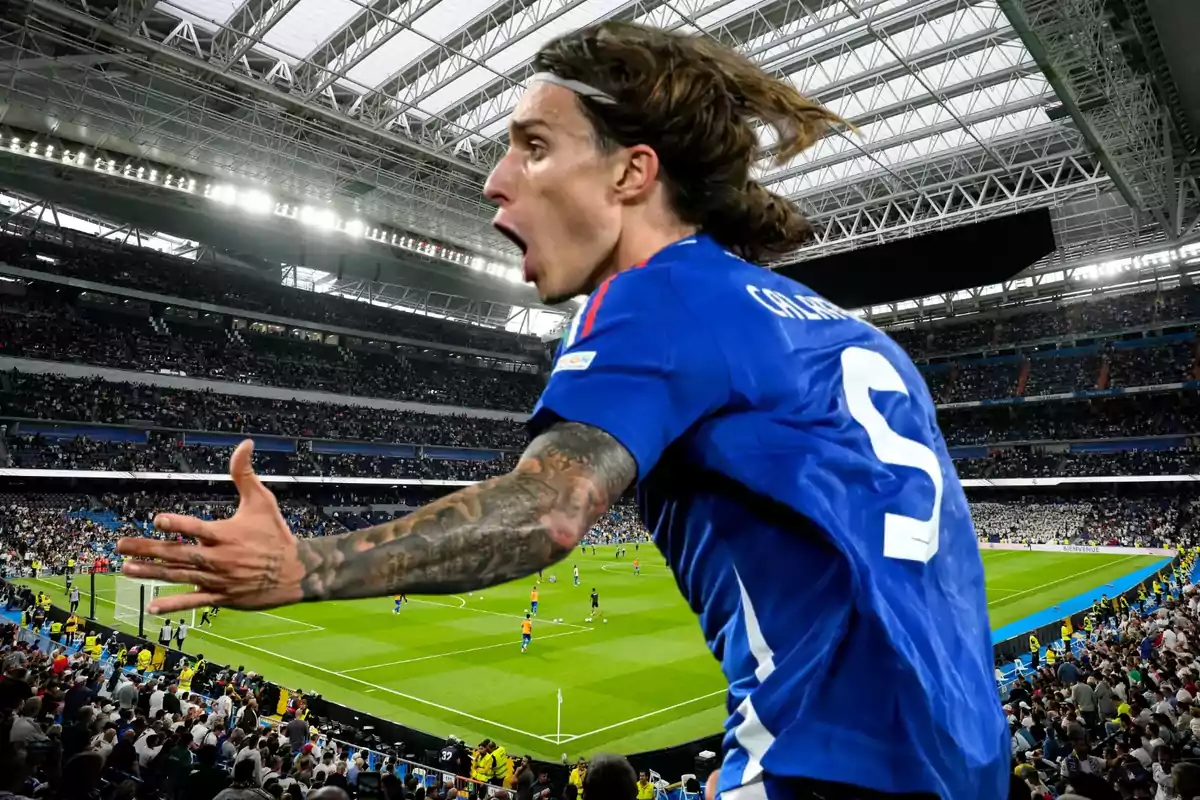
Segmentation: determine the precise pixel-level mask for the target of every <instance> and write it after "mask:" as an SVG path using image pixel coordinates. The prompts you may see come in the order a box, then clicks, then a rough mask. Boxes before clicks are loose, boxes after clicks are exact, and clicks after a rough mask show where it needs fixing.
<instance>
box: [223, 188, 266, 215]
mask: <svg viewBox="0 0 1200 800" xmlns="http://www.w3.org/2000/svg"><path fill="white" fill-rule="evenodd" d="M231 188H232V187H231ZM237 204H238V205H239V206H241V207H242V208H244V209H245V210H246V211H249V212H250V213H251V214H267V213H270V212H271V211H273V210H274V209H275V199H274V198H273V197H271V195H269V194H267V193H266V192H264V191H262V190H261V189H243V190H242V191H241V192H238V193H237Z"/></svg>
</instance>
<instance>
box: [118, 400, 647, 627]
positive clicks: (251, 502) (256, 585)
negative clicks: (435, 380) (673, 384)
mask: <svg viewBox="0 0 1200 800" xmlns="http://www.w3.org/2000/svg"><path fill="white" fill-rule="evenodd" d="M252 455H253V446H252V444H251V443H250V442H243V443H242V444H241V445H240V446H239V447H238V448H237V450H236V451H235V452H234V454H233V457H232V458H231V459H230V475H231V477H232V478H233V481H234V483H235V484H236V485H237V489H238V494H239V495H240V498H241V499H240V502H239V504H238V510H237V513H235V514H234V515H233V516H232V517H230V518H229V519H224V520H219V521H216V522H209V521H205V520H201V519H197V518H195V517H186V516H179V515H175V514H162V515H159V516H158V517H156V518H155V520H154V524H155V527H157V528H158V529H159V530H162V531H165V532H168V533H174V534H179V535H182V536H186V537H190V538H192V539H194V540H195V541H196V543H197V544H198V545H199V546H193V545H190V544H184V543H180V542H164V541H159V540H154V539H141V538H137V539H122V540H120V541H119V542H118V543H117V549H118V550H119V551H120V552H121V554H122V555H125V556H130V557H132V558H133V559H136V560H130V561H127V562H126V563H125V565H124V567H123V570H124V572H126V573H127V574H129V575H132V576H135V577H138V578H149V579H154V580H162V581H169V582H172V583H183V584H192V585H193V586H195V587H196V591H194V592H190V593H188V594H181V595H169V596H165V597H161V598H158V599H156V600H155V601H154V602H153V603H152V604H151V607H150V611H151V613H154V614H164V613H170V612H171V611H178V610H183V609H187V608H196V607H198V606H201V605H208V604H213V605H220V606H228V607H231V608H243V609H263V608H272V607H274V606H280V605H286V604H288V603H296V602H301V601H305V600H333V599H343V598H352V597H372V596H380V595H387V594H396V593H414V594H417V593H426V594H439V593H440V594H450V593H453V592H459V591H464V590H467V589H482V588H486V587H488V586H494V585H495V584H498V583H503V582H505V581H509V580H513V579H516V578H520V577H523V576H525V575H529V574H531V573H533V572H536V571H538V570H539V569H542V568H544V567H547V566H549V565H550V564H553V563H555V562H556V561H558V560H559V559H561V558H562V557H563V556H565V555H566V554H567V553H568V552H570V550H571V548H572V547H574V546H575V545H576V544H577V543H578V542H579V540H580V539H581V538H583V535H584V533H586V532H587V530H588V528H589V527H590V526H591V525H592V523H594V522H595V521H596V520H597V519H599V517H600V515H602V514H603V513H604V512H605V511H606V510H607V509H608V507H609V505H610V504H611V503H612V502H613V501H614V500H616V499H617V498H618V497H620V496H621V494H622V492H624V491H625V489H626V488H628V487H629V485H630V484H631V483H633V481H634V479H635V478H636V477H637V465H636V462H635V461H634V458H633V456H631V455H630V454H629V452H628V451H627V450H626V449H625V448H624V447H623V446H622V445H621V444H620V443H619V442H618V441H617V440H616V439H614V438H613V437H612V436H610V435H609V434H607V433H605V432H604V431H602V430H600V429H598V428H594V427H590V426H588V425H583V424H580V423H576V422H560V423H558V424H556V425H553V426H552V427H550V428H549V429H547V430H546V431H545V432H544V433H542V434H541V435H540V436H538V437H537V438H536V439H534V441H533V443H532V444H530V446H529V448H528V449H526V451H525V453H524V454H523V455H522V456H521V460H520V461H519V462H518V463H517V466H516V469H514V470H513V471H512V472H510V473H509V474H507V475H504V476H501V477H499V478H492V479H491V480H487V481H484V482H482V483H477V484H475V485H473V486H468V487H466V488H464V489H460V490H459V491H457V492H454V493H453V494H450V495H447V496H446V497H443V498H441V499H440V500H436V501H434V502H432V503H430V504H429V505H427V506H424V507H423V508H421V509H419V510H417V511H415V512H413V513H412V514H410V515H408V516H406V517H403V518H401V519H397V520H394V521H392V522H387V523H384V524H383V525H376V526H374V527H372V528H366V529H364V530H361V531H355V532H353V533H345V534H341V535H339V536H326V537H322V538H317V539H305V540H297V539H296V537H295V536H293V535H292V534H291V532H290V531H289V530H288V529H287V523H286V522H285V521H284V519H283V516H282V514H281V513H280V511H279V505H278V503H277V502H276V500H275V496H274V495H273V494H271V492H270V490H268V489H267V487H266V486H265V485H264V484H263V483H262V481H261V480H259V478H258V476H257V475H255V474H254V470H253V468H252V466H251V456H252Z"/></svg>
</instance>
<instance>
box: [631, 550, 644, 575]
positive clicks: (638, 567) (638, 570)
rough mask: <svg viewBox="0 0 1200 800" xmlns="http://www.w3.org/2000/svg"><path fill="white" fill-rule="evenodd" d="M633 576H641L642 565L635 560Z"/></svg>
mask: <svg viewBox="0 0 1200 800" xmlns="http://www.w3.org/2000/svg"><path fill="white" fill-rule="evenodd" d="M635 552H636V551H635ZM633 574H634V575H641V574H642V565H641V562H640V561H638V560H637V558H634V559H633Z"/></svg>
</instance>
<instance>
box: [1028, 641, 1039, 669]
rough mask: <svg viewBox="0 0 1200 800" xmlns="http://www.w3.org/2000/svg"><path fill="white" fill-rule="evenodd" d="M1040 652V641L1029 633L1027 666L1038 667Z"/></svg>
mask: <svg viewBox="0 0 1200 800" xmlns="http://www.w3.org/2000/svg"><path fill="white" fill-rule="evenodd" d="M1041 654H1042V643H1041V642H1039V641H1038V638H1037V637H1036V636H1034V635H1033V634H1032V633H1031V634H1029V666H1031V667H1033V668H1034V669H1037V668H1038V662H1039V660H1040V658H1041Z"/></svg>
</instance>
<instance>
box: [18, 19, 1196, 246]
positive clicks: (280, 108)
mask: <svg viewBox="0 0 1200 800" xmlns="http://www.w3.org/2000/svg"><path fill="white" fill-rule="evenodd" d="M17 5H20V4H17ZM1102 5H1103V3H1102V0H634V1H630V0H499V2H490V0H27V3H26V7H27V8H28V9H29V10H30V13H29V14H28V15H24V14H21V12H20V11H18V12H17V13H18V14H19V15H20V17H21V18H20V19H19V20H18V23H19V24H18V27H19V29H18V30H14V31H11V32H9V33H7V34H6V35H5V39H6V40H7V45H8V47H9V50H10V53H13V54H15V55H14V57H13V58H12V66H11V68H10V70H9V75H8V77H7V78H6V79H5V86H4V99H6V100H7V101H8V103H9V104H10V106H9V107H8V111H7V117H6V120H5V121H6V122H7V123H9V124H17V122H15V121H17V120H19V121H21V123H22V124H27V125H26V126H27V127H29V128H31V129H33V128H35V127H36V126H38V125H40V126H41V127H42V128H45V129H50V130H54V131H57V132H58V133H59V135H64V136H65V135H67V133H68V132H69V133H71V134H72V135H73V136H74V137H75V139H76V140H77V141H79V142H80V143H83V144H90V145H93V146H104V147H109V148H113V149H117V150H122V151H123V152H132V153H136V154H140V155H142V156H145V157H151V156H152V157H153V158H155V159H157V160H158V161H159V162H160V163H164V164H167V165H174V166H177V167H179V168H181V169H183V168H188V169H192V170H194V171H198V172H201V173H204V174H209V175H213V176H214V177H221V178H222V179H224V180H229V181H233V182H238V181H240V182H242V183H244V184H247V185H253V186H263V187H268V188H269V189H271V190H274V191H278V192H280V193H285V194H286V195H287V196H289V197H291V198H293V199H294V200H295V201H297V202H313V201H322V200H323V201H327V202H331V203H333V204H335V206H338V205H340V206H342V207H347V208H349V209H352V211H353V213H355V214H357V215H360V216H362V218H364V219H366V220H367V222H368V224H372V223H374V224H389V225H392V226H395V227H397V228H400V229H402V230H408V231H412V232H413V233H415V234H418V235H422V236H429V237H436V238H438V239H439V240H440V241H443V242H446V243H448V244H450V245H452V246H455V247H460V248H464V249H466V250H470V251H473V252H476V253H481V254H493V255H494V254H505V253H508V254H511V253H512V252H513V251H512V248H511V246H510V245H509V244H508V242H507V241H506V240H504V239H503V238H502V237H500V236H499V235H497V234H496V233H495V232H494V231H493V230H492V229H491V227H490V225H489V220H490V217H491V214H492V209H491V208H490V207H489V206H488V205H487V204H486V203H485V202H484V200H483V199H482V197H481V195H480V189H481V187H482V184H483V180H484V178H485V177H486V175H487V173H488V170H489V169H490V167H491V166H492V165H493V164H494V163H495V161H496V160H497V159H498V158H499V157H500V155H501V154H502V153H503V151H504V148H505V130H506V122H507V119H508V116H509V114H510V112H511V110H512V108H513V106H514V104H515V102H516V100H517V98H518V97H519V95H520V93H521V92H522V90H523V88H524V82H525V81H526V80H527V79H528V77H529V76H530V74H531V71H532V70H531V65H530V59H531V57H532V56H533V55H534V53H535V52H536V50H537V49H538V48H539V47H540V46H541V45H542V44H543V43H545V42H546V41H547V40H548V39H550V38H551V37H554V36H556V35H559V34H562V33H565V32H568V31H570V30H572V29H575V28H578V27H580V26H583V25H586V24H588V23H591V22H594V21H597V20H603V19H623V20H631V21H636V22H641V23H647V24H652V25H657V26H661V27H664V28H668V29H671V30H678V31H686V32H689V33H693V34H696V35H707V36H712V37H715V38H716V39H718V40H720V41H722V42H725V43H728V44H731V45H733V46H735V47H737V48H738V49H739V50H740V51H741V52H743V53H744V54H746V55H747V56H749V57H750V58H752V59H754V60H755V61H757V62H758V63H760V64H761V65H762V66H763V67H764V68H765V69H767V70H769V71H771V72H773V73H775V74H778V75H780V76H785V77H786V78H787V79H788V80H791V81H792V82H794V83H795V84H796V85H797V86H798V87H799V88H800V89H801V90H802V91H804V92H805V93H806V94H807V95H809V96H811V97H814V98H816V99H817V100H819V101H820V102H822V103H823V104H825V105H826V106H828V107H829V108H831V109H832V110H834V111H835V112H837V113H839V114H841V115H842V116H844V117H846V118H847V119H849V120H850V121H851V122H853V123H854V125H855V126H856V127H857V132H851V133H841V134H834V135H830V136H829V137H827V138H825V139H824V140H822V141H821V142H820V143H818V144H817V145H816V146H815V147H813V148H812V149H811V150H809V151H808V152H805V153H803V154H802V155H801V156H799V157H798V158H796V159H794V160H793V161H792V162H791V163H789V164H786V165H783V166H781V167H774V166H766V165H764V166H763V168H762V169H761V175H760V179H761V180H762V181H763V182H764V183H765V184H767V185H768V186H769V187H770V188H772V189H773V190H774V191H777V192H780V193H782V194H785V195H787V196H789V197H792V198H794V199H796V200H797V201H798V202H799V203H800V204H801V206H802V207H803V208H804V209H805V210H806V211H807V213H808V214H809V215H810V217H811V218H812V219H813V220H814V223H815V228H816V231H817V236H816V238H815V240H814V241H813V242H812V244H811V245H809V246H808V247H806V248H804V249H802V250H801V251H799V252H798V253H796V254H795V256H794V257H793V258H794V259H805V258H812V257H817V256H821V255H826V254H830V253H833V252H838V251H842V250H846V249H850V248H855V247H860V246H866V245H870V244H874V243H878V242H885V241H888V240H890V239H894V238H898V237H905V236H911V235H914V234H917V233H921V232H923V231H927V230H931V229H936V228H944V227H948V226H952V225H959V224H965V223H969V222H973V221H978V220H980V219H985V218H988V217H992V216H996V215H1001V214H1006V213H1012V212H1015V211H1019V210H1023V209H1028V208H1038V207H1046V208H1050V209H1051V210H1052V214H1053V217H1054V221H1055V229H1056V236H1057V238H1058V242H1059V245H1060V249H1059V252H1058V253H1057V254H1056V255H1055V256H1054V257H1053V259H1052V260H1053V262H1054V263H1051V264H1047V265H1046V268H1047V269H1051V268H1058V269H1061V268H1062V267H1063V266H1065V265H1067V264H1071V263H1075V262H1077V261H1080V260H1083V259H1093V260H1094V259H1095V258H1096V257H1098V256H1100V255H1103V254H1106V253H1107V254H1113V253H1122V252H1125V251H1127V250H1128V249H1130V248H1134V247H1138V246H1144V245H1145V244H1146V243H1147V242H1163V241H1167V242H1170V241H1175V240H1180V239H1187V238H1188V237H1189V236H1191V235H1193V234H1194V233H1196V231H1195V225H1194V224H1193V223H1194V217H1193V216H1192V215H1190V214H1184V215H1177V218H1171V219H1168V216H1169V215H1168V214H1167V213H1166V212H1164V211H1162V209H1164V208H1179V209H1184V208H1185V207H1186V208H1187V209H1188V210H1189V211H1190V210H1191V209H1192V208H1193V207H1194V206H1195V205H1200V204H1198V203H1197V202H1196V200H1197V198H1196V195H1195V193H1194V190H1195V185H1194V182H1192V183H1191V184H1186V183H1179V184H1178V186H1176V183H1173V182H1172V168H1173V164H1172V163H1171V162H1170V159H1169V151H1170V147H1169V146H1167V145H1164V144H1162V142H1161V141H1160V140H1161V136H1159V134H1158V133H1157V129H1155V130H1150V129H1148V128H1147V126H1148V125H1150V126H1152V125H1153V114H1154V113H1156V111H1157V106H1156V105H1155V106H1154V107H1153V108H1150V107H1148V106H1150V105H1154V100H1153V96H1152V93H1150V92H1148V91H1146V90H1145V89H1144V87H1142V88H1139V86H1138V84H1137V83H1136V82H1135V81H1134V80H1133V76H1132V75H1127V74H1126V72H1128V68H1127V67H1125V66H1124V65H1123V64H1120V65H1118V66H1117V67H1113V68H1111V69H1110V68H1109V67H1108V66H1107V64H1108V59H1110V58H1115V59H1116V60H1117V61H1119V54H1117V55H1114V53H1113V50H1114V48H1113V47H1109V41H1108V39H1106V38H1105V37H1111V36H1112V33H1111V32H1110V31H1106V29H1105V25H1104V15H1103V8H1102ZM1072 15H1074V16H1072ZM1013 20H1016V21H1018V23H1019V24H1020V26H1022V28H1024V30H1023V31H1022V32H1021V34H1019V33H1018V30H1017V29H1016V28H1014V25H1013V22H1012V21H1013ZM1072 26H1073V27H1072ZM1088 26H1094V30H1093V28H1092V27H1088ZM1030 32H1032V33H1030ZM1093 34H1094V35H1093ZM1031 35H1032V36H1033V37H1034V38H1035V39H1036V40H1037V41H1038V42H1039V44H1038V47H1037V49H1038V51H1039V52H1037V53H1036V54H1035V53H1031V50H1030V49H1029V47H1027V45H1026V43H1025V42H1026V41H1029V40H1030V36H1031ZM1072 35H1074V36H1075V37H1076V38H1075V39H1072V38H1071V36H1072ZM1071 41H1075V42H1076V43H1077V45H1076V47H1077V50H1076V51H1071V49H1070V47H1069V46H1068V47H1066V49H1064V43H1068V44H1069V43H1070V42H1071ZM1080 42H1082V43H1083V45H1079V44H1078V43H1080ZM1093 45H1094V47H1092V46H1093ZM1089 48H1091V49H1092V50H1095V52H1094V53H1093V52H1091V51H1090V50H1089ZM64 54H65V55H64ZM1035 55H1036V58H1035ZM1099 58H1103V59H1105V61H1104V63H1105V65H1106V66H1105V67H1104V69H1102V70H1097V69H1095V65H1096V64H1097V63H1099V62H1097V61H1096V59H1099ZM1064 59H1068V60H1071V61H1072V65H1069V66H1070V68H1065V69H1063V70H1062V71H1061V77H1060V78H1059V79H1058V84H1057V85H1052V84H1051V81H1050V80H1048V79H1047V77H1046V76H1045V74H1043V70H1042V68H1040V67H1039V64H1041V65H1045V64H1047V63H1053V64H1060V63H1062V62H1063V61H1064ZM1089 59H1090V60H1089ZM1122 69H1124V70H1125V71H1126V72H1121V70H1122ZM1055 72H1056V74H1057V73H1058V72H1059V71H1058V70H1055ZM1089 81H1091V86H1092V88H1093V89H1096V90H1097V91H1099V92H1101V93H1102V94H1103V93H1104V92H1109V91H1113V87H1114V86H1117V85H1118V84H1120V85H1121V86H1123V87H1125V91H1124V92H1123V93H1122V94H1121V95H1120V97H1122V98H1124V100H1123V102H1122V103H1121V104H1116V105H1120V107H1119V108H1109V109H1107V110H1106V111H1105V112H1104V113H1106V114H1108V117H1105V118H1104V119H1099V120H1098V119H1097V114H1099V113H1100V112H1095V111H1093V110H1089V108H1088V107H1087V102H1088V99H1087V97H1086V96H1081V95H1082V89H1083V88H1087V87H1086V86H1085V84H1087V83H1088V82H1089ZM1101 82H1103V85H1100V83H1101ZM1138 93H1140V94H1141V95H1142V96H1141V97H1140V98H1139V97H1138V96H1137V95H1138ZM1064 94H1065V95H1067V96H1066V97H1064V96H1063V95H1064ZM1145 95H1151V96H1150V97H1149V98H1147V97H1146V96H1145ZM1114 96H1116V94H1115V93H1114ZM1121 114H1125V115H1126V116H1130V117H1136V116H1139V115H1140V116H1145V117H1147V118H1149V119H1150V120H1151V122H1146V121H1145V120H1142V121H1136V120H1135V121H1133V122H1130V121H1129V120H1126V119H1124V118H1122V117H1121V116H1120V115H1121ZM1089 115H1091V116H1089ZM1159 116H1160V117H1161V116H1162V115H1161V114H1160V115H1159ZM1155 137H1158V138H1155ZM89 138H90V140H91V141H88V139H89ZM1151 139H1153V142H1151V144H1149V145H1146V142H1150V140H1151ZM768 144H769V143H768ZM1143 145H1145V146H1143ZM1122 148H1124V149H1122ZM1176 188H1178V191H1176V190H1175V189H1176Z"/></svg>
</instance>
